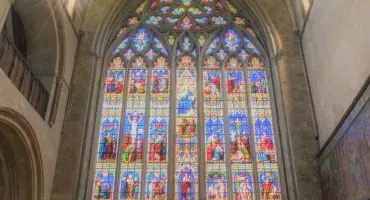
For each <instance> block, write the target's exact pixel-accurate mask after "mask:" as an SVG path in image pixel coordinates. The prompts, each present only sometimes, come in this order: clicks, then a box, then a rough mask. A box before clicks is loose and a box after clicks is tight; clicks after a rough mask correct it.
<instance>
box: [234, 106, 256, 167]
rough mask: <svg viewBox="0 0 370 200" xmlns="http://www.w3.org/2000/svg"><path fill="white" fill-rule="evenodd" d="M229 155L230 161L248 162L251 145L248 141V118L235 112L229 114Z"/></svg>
mask: <svg viewBox="0 0 370 200" xmlns="http://www.w3.org/2000/svg"><path fill="white" fill-rule="evenodd" d="M229 131H230V142H231V146H230V156H231V161H232V162H235V163H236V162H250V160H251V147H250V141H249V127H248V118H247V116H246V115H245V114H240V113H239V112H235V113H234V114H230V115H229Z"/></svg>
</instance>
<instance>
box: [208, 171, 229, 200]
mask: <svg viewBox="0 0 370 200" xmlns="http://www.w3.org/2000/svg"><path fill="white" fill-rule="evenodd" d="M206 181H207V199H213V200H226V199H227V196H226V195H227V186H226V185H227V184H226V183H227V180H226V175H225V174H223V173H219V172H214V173H210V174H208V175H207V180H206Z"/></svg>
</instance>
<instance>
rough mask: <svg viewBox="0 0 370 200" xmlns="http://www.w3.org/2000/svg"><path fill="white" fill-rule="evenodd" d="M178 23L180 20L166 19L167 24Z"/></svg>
mask: <svg viewBox="0 0 370 200" xmlns="http://www.w3.org/2000/svg"><path fill="white" fill-rule="evenodd" d="M177 21H179V18H173V17H166V22H167V23H170V24H172V23H176V22H177Z"/></svg>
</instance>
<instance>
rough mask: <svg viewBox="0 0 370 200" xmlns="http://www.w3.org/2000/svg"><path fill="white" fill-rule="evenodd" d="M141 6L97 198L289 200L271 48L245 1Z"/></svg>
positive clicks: (108, 120)
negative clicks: (269, 68)
mask: <svg viewBox="0 0 370 200" xmlns="http://www.w3.org/2000/svg"><path fill="white" fill-rule="evenodd" d="M133 4H137V5H136V7H135V9H134V10H133V12H132V13H128V15H127V16H128V17H127V18H125V25H124V27H122V29H121V30H120V32H119V34H118V35H117V39H116V40H117V42H115V43H114V44H116V43H117V45H116V46H117V48H116V49H115V51H114V52H113V54H112V56H111V58H110V59H111V60H110V64H109V67H108V70H107V73H106V81H105V91H104V102H103V111H102V119H101V129H100V133H99V145H98V146H99V147H98V153H97V156H96V165H95V171H94V184H93V194H92V199H112V200H113V199H119V200H130V199H153V200H155V199H181V200H190V199H219V200H220V199H238V200H242V199H243V200H244V199H245V200H252V199H253V200H259V199H261V200H267V199H275V200H278V199H281V188H280V187H281V186H280V181H279V180H280V176H279V169H278V156H277V148H276V143H275V141H276V136H275V134H274V128H273V120H272V117H273V116H272V111H271V102H270V91H269V88H268V76H267V73H266V69H265V64H264V63H265V62H264V60H265V59H264V58H263V56H262V53H261V52H263V51H264V50H263V48H262V46H261V45H260V44H259V42H258V41H259V38H258V36H257V35H256V34H255V32H254V31H253V29H252V25H251V24H252V23H251V22H250V20H249V18H248V16H246V15H244V14H243V13H242V11H239V10H238V9H237V7H240V6H241V5H240V4H236V3H235V4H234V2H233V1H232V2H231V1H230V2H229V1H226V0H153V1H150V0H148V1H142V2H139V1H138V2H136V3H133ZM133 6H134V5H133ZM114 44H113V45H114Z"/></svg>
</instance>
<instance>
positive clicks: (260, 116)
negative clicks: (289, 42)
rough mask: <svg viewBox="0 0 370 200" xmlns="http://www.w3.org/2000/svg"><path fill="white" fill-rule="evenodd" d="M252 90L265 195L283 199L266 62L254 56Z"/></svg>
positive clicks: (262, 187)
mask: <svg viewBox="0 0 370 200" xmlns="http://www.w3.org/2000/svg"><path fill="white" fill-rule="evenodd" d="M248 78H249V93H250V95H249V96H250V101H251V107H252V121H253V129H254V140H255V149H256V157H257V170H258V181H259V187H260V193H261V198H262V199H280V186H279V174H278V171H277V169H278V167H277V155H276V144H275V138H274V131H273V124H272V116H271V108H270V96H269V91H268V85H267V77H266V71H265V70H264V67H263V62H262V61H261V60H260V59H259V58H258V57H256V56H252V57H251V58H250V59H249V63H248Z"/></svg>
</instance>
